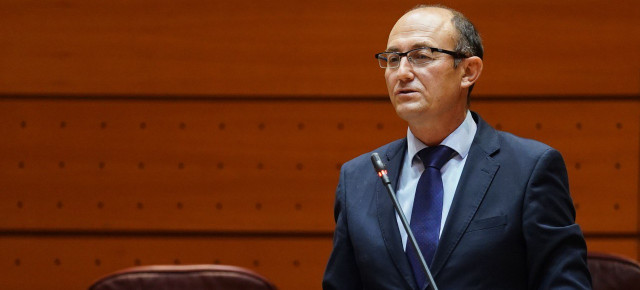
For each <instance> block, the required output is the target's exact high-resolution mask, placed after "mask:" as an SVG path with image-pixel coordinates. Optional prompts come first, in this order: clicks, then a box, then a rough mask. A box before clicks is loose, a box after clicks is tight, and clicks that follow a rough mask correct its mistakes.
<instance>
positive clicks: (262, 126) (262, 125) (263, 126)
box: [258, 123, 266, 131]
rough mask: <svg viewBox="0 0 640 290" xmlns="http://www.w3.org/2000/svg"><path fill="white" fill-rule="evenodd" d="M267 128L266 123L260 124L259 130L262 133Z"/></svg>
mask: <svg viewBox="0 0 640 290" xmlns="http://www.w3.org/2000/svg"><path fill="white" fill-rule="evenodd" d="M265 127H266V125H265V124H264V123H260V124H258V130H260V131H262V130H264V128H265Z"/></svg>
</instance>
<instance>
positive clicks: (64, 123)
mask: <svg viewBox="0 0 640 290" xmlns="http://www.w3.org/2000/svg"><path fill="white" fill-rule="evenodd" d="M66 127H67V122H65V121H62V122H60V128H61V129H64V128H66Z"/></svg>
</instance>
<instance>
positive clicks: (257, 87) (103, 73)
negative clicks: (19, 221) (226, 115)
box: [0, 0, 640, 96]
mask: <svg viewBox="0 0 640 290" xmlns="http://www.w3.org/2000/svg"><path fill="white" fill-rule="evenodd" d="M443 3H444V4H447V5H450V6H451V7H453V8H457V9H459V10H461V11H462V12H463V13H465V14H467V16H468V17H469V18H470V19H471V20H472V21H473V22H474V23H475V25H476V26H477V27H478V30H479V31H480V32H481V34H482V36H483V37H484V44H485V51H486V53H485V56H486V57H485V69H484V72H483V75H482V77H481V78H480V81H479V83H478V85H477V86H476V93H477V94H478V95H479V96H510V95H536V96H537V95H636V96H637V95H638V94H639V93H640V56H639V55H638V53H636V52H637V51H640V39H639V38H638V37H632V36H635V35H640V17H638V15H640V3H639V2H637V1H633V0H616V1H607V2H604V1H573V0H572V1H560V2H559V1H551V0H546V1H533V0H526V1H517V2H509V1H488V2H487V1H483V2H479V1H471V0H465V1H443ZM415 4H416V2H415V1H408V0H402V1H396V2H394V4H393V5H388V2H386V1H334V0H330V1H322V2H319V1H292V0H279V1H252V2H251V3H248V2H247V3H238V2H225V1H202V0H189V1H180V2H175V1H168V0H161V1H154V2H153V3H148V2H145V1H109V2H104V1H98V2H95V1H89V2H87V1H79V0H46V1H36V2H34V1H18V0H2V1H0V83H1V84H2V85H1V88H0V94H34V93H35V94H115V95H118V94H140V95H148V94H153V95H166V94H176V95H221V96H225V95H242V96H319V95H324V96H326V95H332V96H371V95H380V94H384V93H385V92H386V89H385V88H384V82H383V72H382V70H380V69H379V68H378V67H377V65H376V63H375V61H374V59H373V54H374V53H377V52H380V51H382V50H384V49H385V46H386V41H387V35H388V33H389V31H390V30H391V27H392V26H393V24H394V23H395V21H396V20H397V18H399V16H401V15H402V13H403V11H405V10H407V9H409V8H410V7H412V6H413V5H415Z"/></svg>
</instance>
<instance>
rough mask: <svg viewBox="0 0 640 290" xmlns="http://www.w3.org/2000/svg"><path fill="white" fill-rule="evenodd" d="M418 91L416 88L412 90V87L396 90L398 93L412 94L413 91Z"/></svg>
mask: <svg viewBox="0 0 640 290" xmlns="http://www.w3.org/2000/svg"><path fill="white" fill-rule="evenodd" d="M415 92H417V91H416V90H412V89H401V90H397V91H396V95H404V94H411V93H415Z"/></svg>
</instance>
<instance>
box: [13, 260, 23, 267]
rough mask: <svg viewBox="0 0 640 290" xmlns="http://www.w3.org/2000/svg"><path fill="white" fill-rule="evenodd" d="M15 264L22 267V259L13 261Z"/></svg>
mask: <svg viewBox="0 0 640 290" xmlns="http://www.w3.org/2000/svg"><path fill="white" fill-rule="evenodd" d="M13 264H14V265H16V266H20V264H21V262H20V259H15V260H14V261H13Z"/></svg>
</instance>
